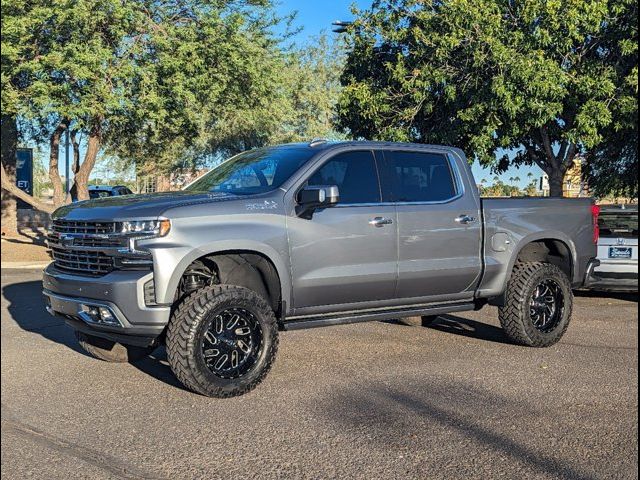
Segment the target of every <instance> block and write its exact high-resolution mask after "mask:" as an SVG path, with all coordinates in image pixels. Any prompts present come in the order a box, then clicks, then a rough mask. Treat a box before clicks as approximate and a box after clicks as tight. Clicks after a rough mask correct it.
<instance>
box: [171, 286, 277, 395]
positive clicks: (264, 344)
mask: <svg viewBox="0 0 640 480" xmlns="http://www.w3.org/2000/svg"><path fill="white" fill-rule="evenodd" d="M277 350H278V325H277V322H276V318H275V315H274V313H273V310H272V309H271V307H270V306H269V304H268V303H267V302H266V301H265V300H264V299H263V298H262V297H261V296H260V295H258V294H257V293H255V292H253V291H252V290H249V289H247V288H243V287H236V286H233V285H214V286H210V287H206V288H203V289H201V290H198V291H196V292H194V293H193V294H191V295H190V296H189V297H187V298H186V299H185V300H184V301H183V302H182V303H181V304H180V305H179V306H178V308H177V309H176V311H175V312H174V313H173V315H172V317H171V320H170V321H169V328H168V330H167V357H168V360H169V364H170V365H171V369H172V370H173V372H174V373H175V375H176V377H178V379H179V380H180V381H181V382H182V383H183V384H184V385H185V386H186V387H187V388H189V389H191V390H193V391H194V392H196V393H200V394H202V395H206V396H209V397H218V398H226V397H234V396H237V395H242V394H244V393H247V392H249V391H250V390H253V389H254V388H255V387H256V386H257V385H258V384H259V383H260V382H261V381H262V380H263V379H264V378H265V377H266V375H267V373H268V372H269V370H270V369H271V365H272V364H273V362H274V360H275V356H276V352H277Z"/></svg>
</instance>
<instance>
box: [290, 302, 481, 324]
mask: <svg viewBox="0 0 640 480" xmlns="http://www.w3.org/2000/svg"><path fill="white" fill-rule="evenodd" d="M471 310H475V304H474V303H453V304H448V305H440V306H433V307H429V308H425V307H421V308H404V309H396V310H384V311H380V310H377V311H375V312H367V313H361V314H352V315H347V316H341V315H331V316H317V317H309V318H304V319H299V320H296V319H291V320H286V321H285V322H284V323H283V325H282V328H283V330H302V329H306V328H318V327H330V326H332V325H345V324H349V323H360V322H377V321H381V320H392V319H395V318H406V317H422V316H427V315H444V314H446V313H454V312H468V311H471Z"/></svg>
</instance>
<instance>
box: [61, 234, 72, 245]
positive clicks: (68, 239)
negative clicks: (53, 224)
mask: <svg viewBox="0 0 640 480" xmlns="http://www.w3.org/2000/svg"><path fill="white" fill-rule="evenodd" d="M73 240H74V238H73V237H72V236H71V235H60V244H61V245H63V246H65V247H71V246H73Z"/></svg>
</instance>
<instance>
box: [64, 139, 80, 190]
mask: <svg viewBox="0 0 640 480" xmlns="http://www.w3.org/2000/svg"><path fill="white" fill-rule="evenodd" d="M77 133H78V132H77V131H76V130H71V132H69V137H70V139H71V146H72V147H73V163H72V164H71V171H72V172H73V178H74V180H73V185H71V189H70V191H69V194H68V195H67V201H68V202H71V201H73V200H72V199H74V198H78V187H77V186H76V181H75V178H76V176H77V175H78V171H80V142H79V140H78V134H77Z"/></svg>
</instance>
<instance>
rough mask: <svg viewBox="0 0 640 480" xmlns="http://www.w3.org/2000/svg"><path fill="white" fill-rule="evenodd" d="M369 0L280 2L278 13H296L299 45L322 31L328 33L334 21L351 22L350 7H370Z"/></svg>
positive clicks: (300, 0)
mask: <svg viewBox="0 0 640 480" xmlns="http://www.w3.org/2000/svg"><path fill="white" fill-rule="evenodd" d="M371 3H372V2H371V0H356V1H352V0H281V3H280V4H279V5H278V13H279V14H280V15H282V16H284V15H288V14H290V13H291V12H293V11H297V12H298V15H297V17H296V21H295V26H297V27H302V28H303V30H302V31H301V32H300V33H299V34H298V35H297V37H296V40H297V41H298V42H299V43H305V42H306V41H307V40H308V39H309V38H312V37H314V36H318V35H319V34H320V33H322V31H323V30H324V31H326V32H327V33H330V32H331V30H332V27H331V24H332V23H333V22H335V21H336V20H351V19H353V15H352V14H351V5H352V4H355V5H356V6H357V7H358V8H360V9H365V8H368V7H370V6H371Z"/></svg>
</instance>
